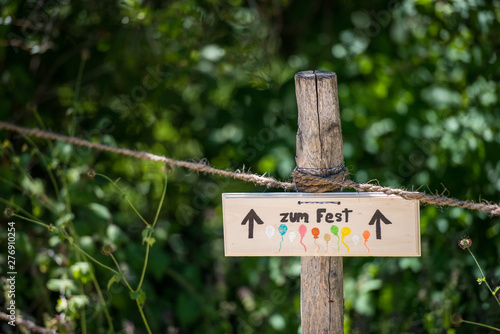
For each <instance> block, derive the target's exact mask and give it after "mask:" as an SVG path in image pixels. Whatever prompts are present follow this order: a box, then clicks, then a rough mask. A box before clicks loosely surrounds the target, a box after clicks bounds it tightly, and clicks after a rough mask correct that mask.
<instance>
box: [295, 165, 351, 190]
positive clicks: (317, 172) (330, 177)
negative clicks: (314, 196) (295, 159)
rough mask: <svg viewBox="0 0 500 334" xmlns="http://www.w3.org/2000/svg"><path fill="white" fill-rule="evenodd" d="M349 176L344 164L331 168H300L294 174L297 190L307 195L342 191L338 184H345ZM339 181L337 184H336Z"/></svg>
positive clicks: (296, 168)
mask: <svg viewBox="0 0 500 334" xmlns="http://www.w3.org/2000/svg"><path fill="white" fill-rule="evenodd" d="M347 175H348V172H347V169H346V168H345V166H344V163H342V164H341V165H339V166H337V167H330V168H300V167H295V169H294V170H293V172H292V177H293V183H294V184H295V190H297V191H300V192H306V193H324V192H331V191H338V190H339V189H342V188H341V187H340V186H339V185H338V184H337V182H338V183H341V182H342V183H343V182H344V181H345V179H346V177H347ZM335 181H337V182H335Z"/></svg>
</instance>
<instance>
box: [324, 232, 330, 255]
mask: <svg viewBox="0 0 500 334" xmlns="http://www.w3.org/2000/svg"><path fill="white" fill-rule="evenodd" d="M323 238H325V241H326V252H327V253H328V242H329V241H330V238H331V237H330V235H329V234H328V233H325V236H324V237H323Z"/></svg>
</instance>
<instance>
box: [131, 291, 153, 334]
mask: <svg viewBox="0 0 500 334" xmlns="http://www.w3.org/2000/svg"><path fill="white" fill-rule="evenodd" d="M135 302H136V303H137V308H138V309H139V312H140V313H141V317H142V321H144V325H145V326H146V330H147V331H148V333H149V334H152V333H151V329H150V328H149V325H148V321H147V320H146V316H145V315H144V311H143V310H142V307H141V304H140V303H139V300H138V299H136V300H135Z"/></svg>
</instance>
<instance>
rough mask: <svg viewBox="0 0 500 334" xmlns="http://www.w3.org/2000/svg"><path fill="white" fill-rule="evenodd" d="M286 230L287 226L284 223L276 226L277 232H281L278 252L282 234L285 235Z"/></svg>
mask: <svg viewBox="0 0 500 334" xmlns="http://www.w3.org/2000/svg"><path fill="white" fill-rule="evenodd" d="M287 230H288V227H286V225H285V224H281V225H280V227H279V228H278V232H279V233H280V234H281V241H280V250H279V251H278V252H281V243H282V242H283V236H284V235H285V233H286V231H287Z"/></svg>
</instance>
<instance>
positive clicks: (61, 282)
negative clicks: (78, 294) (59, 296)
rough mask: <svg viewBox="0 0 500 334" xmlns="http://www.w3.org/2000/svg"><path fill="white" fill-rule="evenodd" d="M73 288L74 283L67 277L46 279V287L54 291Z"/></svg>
mask: <svg viewBox="0 0 500 334" xmlns="http://www.w3.org/2000/svg"><path fill="white" fill-rule="evenodd" d="M74 288H75V284H74V283H73V281H72V280H69V279H67V278H61V279H58V278H52V279H49V280H48V281H47V289H49V290H51V291H55V292H63V291H66V290H73V289H74Z"/></svg>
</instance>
